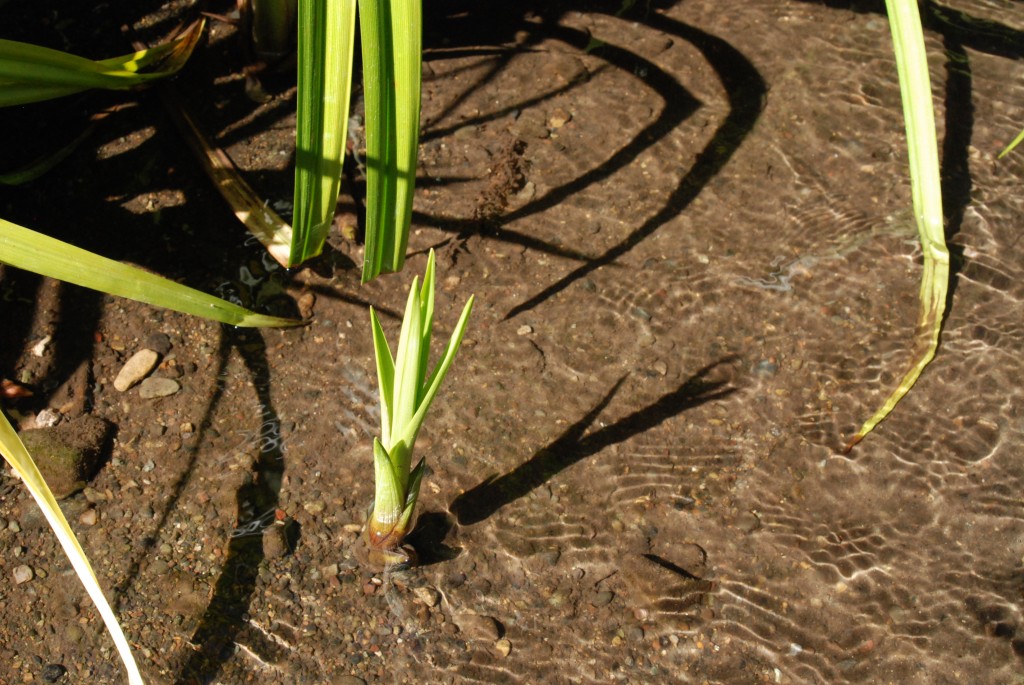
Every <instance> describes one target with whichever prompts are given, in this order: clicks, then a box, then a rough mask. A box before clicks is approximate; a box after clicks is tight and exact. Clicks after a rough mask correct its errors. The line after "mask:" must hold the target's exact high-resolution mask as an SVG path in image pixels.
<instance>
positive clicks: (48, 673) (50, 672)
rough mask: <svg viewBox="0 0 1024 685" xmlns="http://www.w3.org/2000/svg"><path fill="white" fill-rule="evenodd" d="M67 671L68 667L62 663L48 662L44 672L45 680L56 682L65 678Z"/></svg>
mask: <svg viewBox="0 0 1024 685" xmlns="http://www.w3.org/2000/svg"><path fill="white" fill-rule="evenodd" d="M67 672H68V669H66V668H64V667H63V666H62V665H60V664H47V666H46V668H44V669H43V673H42V677H43V682H47V683H55V682H57V681H58V680H60V679H61V678H63V677H64V675H65V674H66V673H67Z"/></svg>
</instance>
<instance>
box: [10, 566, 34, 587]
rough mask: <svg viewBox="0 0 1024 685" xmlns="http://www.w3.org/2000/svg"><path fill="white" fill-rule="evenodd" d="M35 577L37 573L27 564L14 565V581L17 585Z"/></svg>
mask: <svg viewBox="0 0 1024 685" xmlns="http://www.w3.org/2000/svg"><path fill="white" fill-rule="evenodd" d="M34 577H35V573H34V572H33V571H32V567H31V566H29V565H27V564H21V565H20V566H15V567H14V583H15V585H21V584H22V583H27V582H28V581H30V580H32V579H33V578H34Z"/></svg>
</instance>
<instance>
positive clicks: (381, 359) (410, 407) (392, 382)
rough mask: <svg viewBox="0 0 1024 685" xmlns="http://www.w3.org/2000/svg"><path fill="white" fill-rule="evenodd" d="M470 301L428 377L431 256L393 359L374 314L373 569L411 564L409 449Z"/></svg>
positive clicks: (415, 474) (413, 477)
mask: <svg viewBox="0 0 1024 685" xmlns="http://www.w3.org/2000/svg"><path fill="white" fill-rule="evenodd" d="M472 308H473V297H472V296H470V298H469V300H468V301H467V302H466V306H465V308H463V310H462V315H461V316H460V317H459V321H458V324H456V326H455V330H454V332H453V333H452V336H451V338H450V339H449V340H448V344H447V345H446V346H445V348H444V351H443V352H442V353H441V358H440V360H439V361H438V363H437V366H435V367H434V370H433V371H432V372H431V373H430V374H429V375H427V369H428V366H429V363H428V362H429V355H430V341H431V337H432V332H433V322H434V252H433V250H431V252H430V256H429V258H428V259H427V269H426V273H425V274H424V276H423V284H422V286H420V285H419V283H418V278H414V279H413V282H412V288H411V289H410V291H409V299H408V301H407V303H406V306H405V315H404V317H403V319H402V329H401V332H400V333H399V337H398V351H397V354H396V355H392V354H391V348H390V347H388V341H387V338H386V337H385V336H384V329H383V328H382V327H381V325H380V320H379V319H378V318H377V314H376V312H374V311H373V308H371V309H370V325H371V327H372V329H373V350H374V354H375V356H376V358H377V381H378V384H379V386H380V423H381V436H380V438H374V440H373V465H374V482H375V493H374V503H373V511H372V512H371V515H370V522H369V524H368V525H367V528H366V541H367V543H368V545H369V548H370V555H369V559H370V561H371V563H375V564H378V565H382V566H388V565H393V564H409V563H413V562H415V555H414V553H413V552H412V551H411V550H410V549H408V548H403V547H402V540H403V539H404V538H405V536H406V535H407V534H408V532H409V530H410V527H411V524H412V515H413V512H414V510H415V508H416V500H417V499H418V497H419V493H420V482H421V480H422V478H423V468H424V461H423V460H422V459H420V461H419V462H418V463H417V464H416V467H415V468H411V466H412V456H413V445H414V444H415V442H416V436H417V435H418V434H419V431H420V427H421V426H422V425H423V419H424V418H425V417H426V415H427V410H428V409H429V408H430V404H431V402H433V401H434V398H435V397H436V396H437V391H438V389H439V388H440V387H441V382H442V381H443V380H444V377H445V375H446V374H447V373H448V369H449V368H450V367H451V364H452V362H453V361H454V360H455V354H456V353H457V352H458V351H459V345H460V344H461V343H462V336H463V334H464V333H465V332H466V324H467V323H468V321H469V313H470V311H471V310H472Z"/></svg>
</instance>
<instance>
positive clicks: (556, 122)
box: [548, 107, 572, 128]
mask: <svg viewBox="0 0 1024 685" xmlns="http://www.w3.org/2000/svg"><path fill="white" fill-rule="evenodd" d="M570 121H572V115H571V114H569V113H568V112H566V111H565V110H564V109H562V108H561V107H559V108H557V109H555V110H554V111H553V112H551V116H549V117H548V127H549V128H562V127H563V126H565V125H566V124H568V123H569V122H570Z"/></svg>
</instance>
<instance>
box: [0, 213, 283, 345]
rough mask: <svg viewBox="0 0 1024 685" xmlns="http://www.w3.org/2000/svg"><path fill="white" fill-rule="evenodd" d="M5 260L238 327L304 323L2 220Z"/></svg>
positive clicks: (1, 257) (0, 251)
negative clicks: (255, 309)
mask: <svg viewBox="0 0 1024 685" xmlns="http://www.w3.org/2000/svg"><path fill="white" fill-rule="evenodd" d="M0 262H3V263H5V264H10V265H11V266H14V267H17V268H19V269H25V270H27V271H33V272H35V273H38V274H42V275H43V276H50V277H51V278H56V279H59V280H62V281H67V282H68V283H74V284H75V285H80V286H83V287H85V288H92V289H93V290H99V291H101V292H105V293H110V294H111V295H118V296H120V297H127V298H129V299H132V300H138V301H139V302H145V303H147V304H153V305H157V306H160V307H166V308H167V309H174V310H176V311H179V312H185V313H186V314H194V315H196V316H201V317H203V318H206V319H212V320H214V321H220V322H221V323H226V324H231V325H233V326H271V327H280V326H295V325H299V324H300V323H301V322H299V321H295V320H292V319H284V318H280V317H277V316H267V315H265V314H256V313H254V312H251V311H249V310H248V309H244V308H242V307H239V306H238V305H235V304H232V303H230V302H227V301H225V300H222V299H220V298H217V297H214V296H213V295H207V294H206V293H203V292H200V291H198V290H195V289H193V288H189V287H187V286H184V285H181V284H180V283H175V282H174V281H171V280H168V279H166V278H163V277H162V276H157V275H156V274H152V273H149V272H148V271H144V270H142V269H139V268H138V267H133V266H128V265H127V264H121V263H120V262H116V261H114V260H112V259H107V258H106V257H101V256H99V255H96V254H93V253H91V252H89V251H87V250H83V249H81V248H79V247H75V246H74V245H69V244H68V243H65V242H62V241H60V240H57V239H55V238H51V237H49V236H46V235H43V234H41V233H37V232H35V231H32V230H29V229H27V228H24V227H23V226H18V225H17V224H13V223H11V222H9V221H5V220H3V219H0Z"/></svg>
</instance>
